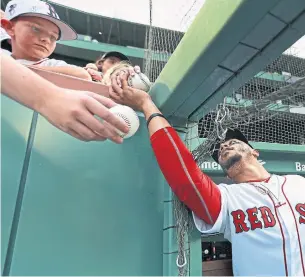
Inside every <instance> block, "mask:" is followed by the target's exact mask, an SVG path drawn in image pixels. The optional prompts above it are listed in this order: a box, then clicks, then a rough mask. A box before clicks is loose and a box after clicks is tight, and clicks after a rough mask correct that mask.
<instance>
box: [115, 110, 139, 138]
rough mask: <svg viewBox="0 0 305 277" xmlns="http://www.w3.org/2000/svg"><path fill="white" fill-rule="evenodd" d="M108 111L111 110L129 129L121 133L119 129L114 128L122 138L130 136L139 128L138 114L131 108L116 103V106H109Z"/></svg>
mask: <svg viewBox="0 0 305 277" xmlns="http://www.w3.org/2000/svg"><path fill="white" fill-rule="evenodd" d="M109 111H110V112H112V113H113V114H115V115H117V116H118V117H119V118H120V119H121V120H123V121H124V122H125V123H126V124H127V125H128V127H129V131H128V133H126V134H125V133H122V132H121V131H119V130H116V131H117V132H118V134H119V135H120V136H121V137H122V138H124V139H126V138H130V137H131V136H133V135H134V134H135V133H136V132H137V130H138V129H139V126H140V120H139V117H138V115H137V114H136V112H135V111H134V110H133V109H132V108H130V107H128V106H124V105H116V106H114V107H112V108H110V109H109Z"/></svg>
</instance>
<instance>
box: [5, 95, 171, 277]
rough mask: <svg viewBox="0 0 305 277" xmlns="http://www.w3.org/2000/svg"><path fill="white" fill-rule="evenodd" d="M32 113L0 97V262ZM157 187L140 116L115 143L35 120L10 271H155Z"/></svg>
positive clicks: (160, 195) (159, 271)
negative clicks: (81, 137) (87, 139)
mask: <svg viewBox="0 0 305 277" xmlns="http://www.w3.org/2000/svg"><path fill="white" fill-rule="evenodd" d="M32 114H33V112H32V111H30V110H28V109H26V108H23V107H21V106H20V105H19V104H17V103H14V102H13V101H11V100H9V99H7V98H6V97H4V96H2V117H1V122H2V133H1V135H2V137H1V139H2V188H1V189H2V190H1V192H2V226H1V233H2V246H1V250H2V265H3V261H4V260H5V256H6V251H7V244H8V237H9V232H10V228H11V222H12V219H13V213H14V209H15V203H16V195H17V190H18V186H19V180H20V176H21V169H22V166H23V162H24V157H25V147H26V142H27V136H28V132H29V127H30V123H31V117H32ZM164 186H166V184H165V180H164V178H163V176H162V174H161V172H160V170H159V168H158V166H157V163H156V161H155V158H154V155H153V153H152V151H151V147H150V143H149V139H148V134H147V130H146V126H145V124H144V122H143V118H141V127H140V129H139V131H138V132H137V134H136V135H135V136H134V137H133V138H130V139H128V140H126V141H125V143H124V144H123V145H115V144H113V143H110V142H104V143H100V142H93V143H84V142H80V141H77V140H76V139H73V138H71V137H69V136H68V135H66V134H64V133H62V132H60V131H59V130H57V129H56V128H55V127H53V126H52V125H50V124H49V123H48V122H46V120H45V119H43V118H42V117H39V118H38V123H37V127H36V133H35V137H34V143H33V148H32V151H31V159H30V161H29V168H28V173H27V179H26V183H25V194H24V197H23V204H22V209H21V214H20V220H19V225H18V232H17V236H16V244H15V247H14V249H13V256H12V264H11V271H10V274H11V275H66V276H68V275H70V276H73V275H83V276H89V275H97V276H98V275H125V276H126V275H163V257H162V253H163V247H164V243H163V229H164V206H163V205H164V203H163V200H164V197H165V195H164ZM2 269H3V267H2Z"/></svg>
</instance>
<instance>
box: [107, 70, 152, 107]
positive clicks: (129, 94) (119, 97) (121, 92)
mask: <svg viewBox="0 0 305 277" xmlns="http://www.w3.org/2000/svg"><path fill="white" fill-rule="evenodd" d="M129 74H130V73H129V72H127V71H120V72H119V73H118V74H113V75H112V76H111V85H112V90H111V92H110V98H112V99H113V100H114V101H115V102H117V103H119V104H122V105H126V106H129V107H131V108H133V109H135V110H137V111H141V112H143V105H144V104H145V102H146V101H150V96H149V94H147V92H145V91H143V90H140V89H135V88H132V87H129V86H128V83H127V79H128V76H129Z"/></svg>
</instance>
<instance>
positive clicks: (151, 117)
mask: <svg viewBox="0 0 305 277" xmlns="http://www.w3.org/2000/svg"><path fill="white" fill-rule="evenodd" d="M157 116H160V117H163V118H165V116H164V115H163V114H161V113H153V114H152V115H151V116H150V117H149V118H148V119H147V122H146V124H147V127H148V125H149V123H150V121H151V120H152V119H153V118H154V117H157Z"/></svg>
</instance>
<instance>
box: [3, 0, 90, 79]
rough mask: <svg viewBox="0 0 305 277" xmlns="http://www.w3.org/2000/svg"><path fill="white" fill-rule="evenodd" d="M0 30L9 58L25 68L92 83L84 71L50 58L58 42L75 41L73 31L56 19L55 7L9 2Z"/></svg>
mask: <svg viewBox="0 0 305 277" xmlns="http://www.w3.org/2000/svg"><path fill="white" fill-rule="evenodd" d="M1 24H2V27H3V28H4V29H5V31H6V33H7V34H8V35H9V36H10V38H11V39H10V43H11V46H12V53H10V54H11V56H12V57H13V58H14V59H15V60H17V61H18V62H20V63H22V64H24V65H32V66H39V67H40V68H42V69H45V70H48V71H53V72H57V73H61V74H65V75H70V76H74V77H77V78H82V79H86V80H92V79H91V76H90V74H89V73H88V72H87V71H86V70H85V69H83V68H81V67H77V66H74V65H69V64H67V63H66V62H64V61H60V60H55V59H49V58H48V57H49V56H50V55H51V54H52V53H53V51H54V49H55V47H56V42H57V41H58V40H74V39H76V37H77V34H76V33H75V31H74V30H73V29H72V28H71V27H70V26H69V25H68V24H66V23H65V22H63V21H61V20H60V19H59V16H58V14H57V13H56V11H55V10H54V8H53V7H52V6H51V5H50V4H49V3H46V2H42V1H40V0H31V1H28V0H23V1H21V0H12V1H10V2H9V3H8V4H7V6H6V9H5V18H2V19H1ZM6 53H7V52H6Z"/></svg>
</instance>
